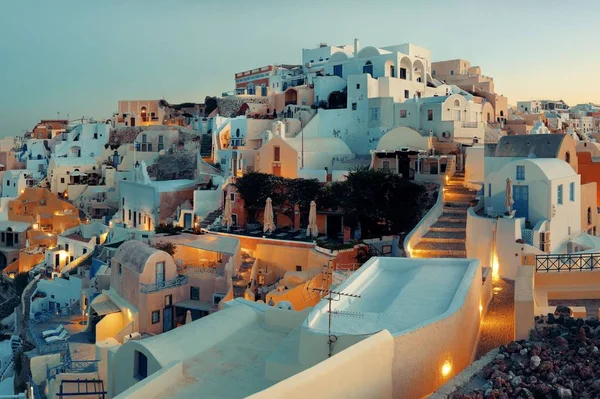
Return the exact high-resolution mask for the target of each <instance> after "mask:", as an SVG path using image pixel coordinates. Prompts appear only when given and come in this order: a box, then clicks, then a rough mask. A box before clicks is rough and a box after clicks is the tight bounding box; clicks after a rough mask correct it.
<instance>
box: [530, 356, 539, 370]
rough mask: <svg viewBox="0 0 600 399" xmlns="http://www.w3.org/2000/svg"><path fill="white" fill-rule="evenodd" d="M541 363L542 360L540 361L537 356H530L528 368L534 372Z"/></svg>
mask: <svg viewBox="0 0 600 399" xmlns="http://www.w3.org/2000/svg"><path fill="white" fill-rule="evenodd" d="M541 362H542V359H540V357H539V356H531V359H529V367H530V368H531V369H532V370H535V369H537V368H538V367H539V366H540V363H541Z"/></svg>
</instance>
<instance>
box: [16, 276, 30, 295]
mask: <svg viewBox="0 0 600 399" xmlns="http://www.w3.org/2000/svg"><path fill="white" fill-rule="evenodd" d="M14 284H15V291H16V293H17V296H18V297H20V296H21V294H22V293H23V291H24V290H25V287H27V284H29V273H27V272H25V273H19V274H17V275H16V276H15V279H14Z"/></svg>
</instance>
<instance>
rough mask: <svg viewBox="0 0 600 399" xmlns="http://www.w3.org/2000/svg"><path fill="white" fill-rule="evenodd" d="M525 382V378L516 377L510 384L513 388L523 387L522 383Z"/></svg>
mask: <svg viewBox="0 0 600 399" xmlns="http://www.w3.org/2000/svg"><path fill="white" fill-rule="evenodd" d="M522 382H523V377H521V376H516V377H515V378H513V379H512V381H511V382H510V384H511V385H512V386H513V387H515V388H516V387H518V386H519V385H521V383H522Z"/></svg>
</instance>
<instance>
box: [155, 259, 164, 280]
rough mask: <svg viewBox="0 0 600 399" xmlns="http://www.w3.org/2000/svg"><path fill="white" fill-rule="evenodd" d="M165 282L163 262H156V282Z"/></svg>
mask: <svg viewBox="0 0 600 399" xmlns="http://www.w3.org/2000/svg"><path fill="white" fill-rule="evenodd" d="M164 282H165V262H158V263H157V264H156V284H160V283H164Z"/></svg>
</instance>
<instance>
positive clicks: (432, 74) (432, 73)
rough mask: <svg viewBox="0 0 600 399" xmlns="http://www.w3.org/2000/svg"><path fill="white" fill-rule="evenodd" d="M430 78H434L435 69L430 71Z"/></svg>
mask: <svg viewBox="0 0 600 399" xmlns="http://www.w3.org/2000/svg"><path fill="white" fill-rule="evenodd" d="M431 76H433V77H435V69H434V70H433V71H431Z"/></svg>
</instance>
